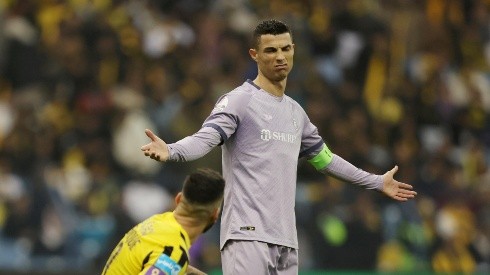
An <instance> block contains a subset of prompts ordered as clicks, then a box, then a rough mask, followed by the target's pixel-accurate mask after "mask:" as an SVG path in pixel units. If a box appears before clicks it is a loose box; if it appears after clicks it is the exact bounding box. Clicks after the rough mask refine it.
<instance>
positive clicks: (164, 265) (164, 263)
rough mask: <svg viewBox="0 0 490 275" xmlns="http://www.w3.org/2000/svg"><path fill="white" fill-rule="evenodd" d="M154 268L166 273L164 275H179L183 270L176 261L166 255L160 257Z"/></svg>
mask: <svg viewBox="0 0 490 275" xmlns="http://www.w3.org/2000/svg"><path fill="white" fill-rule="evenodd" d="M154 266H155V267H157V268H158V269H160V270H162V271H163V272H165V273H164V274H169V275H177V274H179V272H180V270H181V269H182V267H181V266H180V265H179V264H178V263H176V262H175V261H174V260H172V258H170V257H169V256H167V255H165V254H161V255H160V257H158V259H157V261H156V263H155V264H154ZM150 274H153V273H150Z"/></svg>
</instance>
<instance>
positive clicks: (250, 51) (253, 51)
mask: <svg viewBox="0 0 490 275" xmlns="http://www.w3.org/2000/svg"><path fill="white" fill-rule="evenodd" d="M248 54H249V55H250V57H251V58H252V59H253V60H255V61H257V50H255V49H249V50H248Z"/></svg>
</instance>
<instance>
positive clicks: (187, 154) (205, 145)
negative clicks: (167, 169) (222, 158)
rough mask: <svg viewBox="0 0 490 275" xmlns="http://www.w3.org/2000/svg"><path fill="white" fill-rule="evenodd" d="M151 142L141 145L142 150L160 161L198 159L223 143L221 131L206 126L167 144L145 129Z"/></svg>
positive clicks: (146, 154)
mask: <svg viewBox="0 0 490 275" xmlns="http://www.w3.org/2000/svg"><path fill="white" fill-rule="evenodd" d="M145 133H146V135H147V136H148V137H149V138H150V140H151V142H150V143H148V144H146V145H143V146H141V151H143V152H144V154H145V156H149V157H150V158H152V159H154V160H158V161H167V160H171V161H191V160H195V159H198V158H200V157H202V156H204V155H206V154H207V153H209V151H211V150H212V149H213V148H214V147H216V146H218V145H219V144H220V143H221V136H220V134H219V132H218V131H217V130H216V129H214V128H212V127H206V126H204V127H203V128H201V129H200V130H199V131H198V132H197V133H195V134H193V135H192V136H188V137H185V138H183V139H181V140H179V141H177V142H175V143H171V144H167V143H165V142H164V141H163V140H162V139H160V138H159V137H157V136H156V135H155V134H153V132H152V131H150V130H148V129H147V130H145Z"/></svg>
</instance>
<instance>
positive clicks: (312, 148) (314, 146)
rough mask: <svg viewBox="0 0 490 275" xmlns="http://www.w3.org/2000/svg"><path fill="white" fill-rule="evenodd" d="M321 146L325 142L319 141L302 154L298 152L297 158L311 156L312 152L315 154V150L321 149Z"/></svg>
mask: <svg viewBox="0 0 490 275" xmlns="http://www.w3.org/2000/svg"><path fill="white" fill-rule="evenodd" d="M323 144H325V142H324V141H323V140H321V141H319V142H318V143H317V144H315V145H313V146H311V147H310V148H309V149H308V150H305V151H303V152H300V153H299V158H302V157H304V156H307V155H309V154H311V153H312V152H315V151H316V150H318V149H320V148H322V147H323Z"/></svg>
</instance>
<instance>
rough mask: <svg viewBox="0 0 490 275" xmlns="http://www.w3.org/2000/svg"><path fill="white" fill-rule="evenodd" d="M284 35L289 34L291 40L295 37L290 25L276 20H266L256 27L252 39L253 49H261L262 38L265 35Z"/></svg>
mask: <svg viewBox="0 0 490 275" xmlns="http://www.w3.org/2000/svg"><path fill="white" fill-rule="evenodd" d="M283 33H289V34H290V35H291V38H292V36H293V34H292V33H291V30H290V29H289V27H288V25H286V24H285V23H283V22H281V21H279V20H275V19H269V20H264V21H262V22H260V23H259V24H258V25H257V27H255V30H254V32H253V37H252V47H254V48H258V47H259V44H260V37H261V36H262V35H264V34H272V35H278V34H283Z"/></svg>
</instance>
